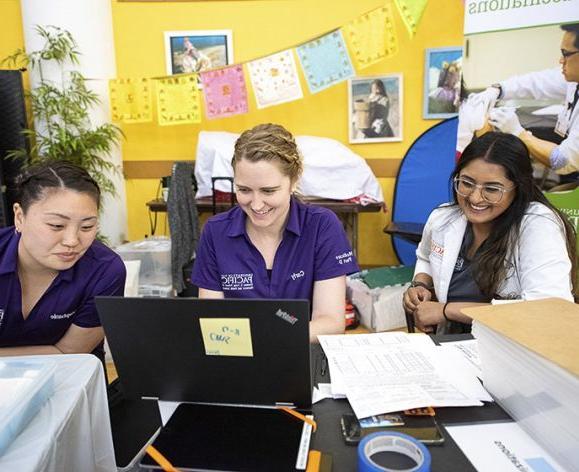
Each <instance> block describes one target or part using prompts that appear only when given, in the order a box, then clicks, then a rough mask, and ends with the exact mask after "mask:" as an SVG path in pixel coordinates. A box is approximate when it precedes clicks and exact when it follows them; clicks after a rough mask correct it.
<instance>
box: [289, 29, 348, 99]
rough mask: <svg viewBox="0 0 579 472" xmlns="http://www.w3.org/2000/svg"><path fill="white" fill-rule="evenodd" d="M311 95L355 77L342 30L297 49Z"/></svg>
mask: <svg viewBox="0 0 579 472" xmlns="http://www.w3.org/2000/svg"><path fill="white" fill-rule="evenodd" d="M297 52H298V56H299V58H300V62H301V65H302V68H303V69H304V74H305V76H306V81H307V82H308V87H309V89H310V92H311V93H317V92H320V91H321V90H324V89H326V88H328V87H330V86H332V85H334V84H337V83H339V82H342V81H344V80H347V79H349V78H350V77H353V76H354V68H353V67H352V62H351V61H350V56H349V55H348V50H347V49H346V44H345V43H344V38H343V36H342V32H341V31H340V30H336V31H332V32H331V33H329V34H327V35H325V36H322V37H320V38H318V39H314V40H313V41H310V42H308V43H306V44H304V45H303V46H300V47H298V48H297Z"/></svg>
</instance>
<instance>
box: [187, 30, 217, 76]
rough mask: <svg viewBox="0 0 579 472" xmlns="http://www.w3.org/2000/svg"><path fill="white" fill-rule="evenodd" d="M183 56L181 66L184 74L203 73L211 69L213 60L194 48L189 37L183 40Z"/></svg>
mask: <svg viewBox="0 0 579 472" xmlns="http://www.w3.org/2000/svg"><path fill="white" fill-rule="evenodd" d="M183 49H184V51H183V54H182V55H181V66H182V67H183V72H201V71H203V70H208V69H211V59H210V58H209V57H208V56H207V55H206V54H204V53H203V52H201V51H200V50H199V49H197V48H196V47H195V46H193V43H191V40H190V39H189V37H185V39H184V40H183Z"/></svg>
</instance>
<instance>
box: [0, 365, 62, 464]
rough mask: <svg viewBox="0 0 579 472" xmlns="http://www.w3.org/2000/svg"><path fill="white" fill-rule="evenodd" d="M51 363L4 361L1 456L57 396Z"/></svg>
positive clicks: (0, 386)
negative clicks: (52, 397)
mask: <svg viewBox="0 0 579 472" xmlns="http://www.w3.org/2000/svg"><path fill="white" fill-rule="evenodd" d="M55 371H56V363H55V362H54V361H51V360H50V359H22V358H14V359H9V358H7V359H4V360H1V361H0V456H1V455H2V454H3V453H4V451H5V450H6V449H7V448H8V446H10V444H11V443H12V441H14V439H15V438H16V437H17V436H18V435H19V434H20V432H21V431H22V430H23V429H24V428H25V427H26V425H27V424H28V423H29V422H30V420H31V419H32V418H33V417H34V416H35V415H36V414H37V413H38V411H39V410H40V409H41V408H42V406H43V405H44V403H45V402H46V400H48V399H49V398H50V397H51V396H52V394H53V393H54V372H55Z"/></svg>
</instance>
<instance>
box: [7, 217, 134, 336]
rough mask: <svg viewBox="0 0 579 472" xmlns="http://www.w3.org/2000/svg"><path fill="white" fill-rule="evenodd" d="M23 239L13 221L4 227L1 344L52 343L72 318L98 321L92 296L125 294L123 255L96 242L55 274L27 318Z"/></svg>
mask: <svg viewBox="0 0 579 472" xmlns="http://www.w3.org/2000/svg"><path fill="white" fill-rule="evenodd" d="M19 241H20V234H17V233H15V232H14V227H9V228H2V229H0V347H9V346H28V345H45V344H49V345H53V344H55V343H56V342H58V341H59V340H60V338H62V336H63V335H64V333H66V331H67V330H68V328H69V327H70V325H71V324H75V325H77V326H80V327H82V328H93V327H95V326H100V325H101V322H100V319H99V316H98V313H97V310H96V307H95V303H94V297H95V296H96V295H119V296H122V295H123V293H124V286H125V275H126V271H125V265H124V264H123V261H122V260H121V258H120V257H119V256H118V255H117V254H116V253H115V252H113V251H112V250H111V249H109V248H107V247H106V246H105V245H103V244H102V243H100V242H99V241H95V242H93V243H92V245H91V246H90V247H89V248H88V250H87V251H86V252H85V253H84V255H83V256H82V257H81V258H80V259H79V260H78V262H77V263H76V264H75V265H74V266H73V267H71V268H70V269H67V270H63V271H61V272H60V273H59V274H58V275H57V276H56V278H55V279H54V281H53V282H52V284H51V285H50V287H48V289H47V290H46V292H45V293H44V294H43V295H42V297H41V298H40V300H38V302H37V303H36V305H35V306H34V308H33V309H32V311H31V312H30V314H29V315H28V318H26V320H25V319H23V318H22V292H21V287H20V280H19V278H18V269H17V262H18V242H19Z"/></svg>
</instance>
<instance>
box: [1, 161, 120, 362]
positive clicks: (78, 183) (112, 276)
mask: <svg viewBox="0 0 579 472" xmlns="http://www.w3.org/2000/svg"><path fill="white" fill-rule="evenodd" d="M17 184H18V196H17V203H15V204H14V226H13V227H8V228H2V229H0V356H18V355H27V354H60V353H88V352H92V351H95V354H97V355H99V357H100V355H101V354H102V348H101V346H102V342H103V338H104V333H103V329H102V327H101V324H100V320H99V317H98V314H97V311H96V307H95V303H94V297H95V296H97V295H121V296H122V295H123V292H124V284H125V267H124V264H123V262H122V260H121V259H120V258H119V256H118V255H116V254H115V253H114V252H113V251H112V250H111V249H109V248H107V247H106V246H104V245H103V244H101V243H100V242H99V241H96V240H95V237H96V235H97V231H98V213H99V203H100V190H99V187H98V185H97V183H96V182H95V181H94V180H93V179H92V178H91V177H90V176H89V174H88V173H87V172H86V171H85V170H84V169H82V168H80V167H77V166H75V165H73V164H71V163H68V162H65V161H57V162H46V163H43V164H39V165H37V166H33V167H30V168H28V170H27V171H26V172H25V173H24V174H22V175H21V176H20V177H19V179H18V181H17ZM95 349H96V350H95Z"/></svg>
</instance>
